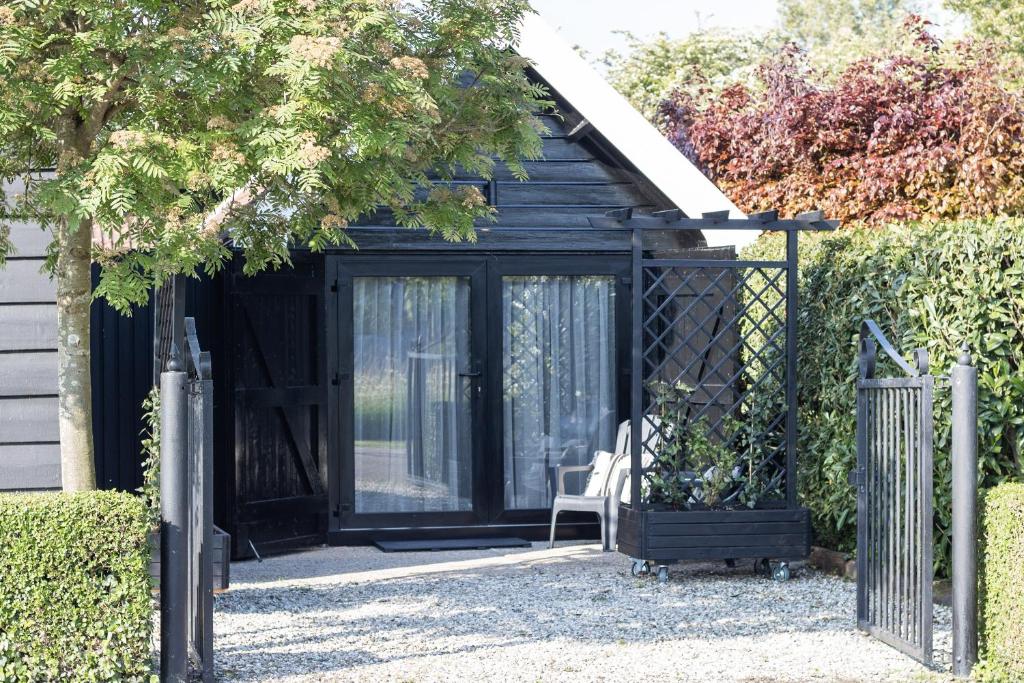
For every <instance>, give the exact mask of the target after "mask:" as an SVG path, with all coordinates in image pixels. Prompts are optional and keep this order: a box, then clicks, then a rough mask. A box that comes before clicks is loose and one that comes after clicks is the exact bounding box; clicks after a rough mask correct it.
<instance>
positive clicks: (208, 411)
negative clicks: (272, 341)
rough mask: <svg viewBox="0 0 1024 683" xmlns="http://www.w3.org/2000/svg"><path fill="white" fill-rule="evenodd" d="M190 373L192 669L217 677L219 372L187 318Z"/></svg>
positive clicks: (205, 677) (206, 678)
mask: <svg viewBox="0 0 1024 683" xmlns="http://www.w3.org/2000/svg"><path fill="white" fill-rule="evenodd" d="M185 345H186V347H187V352H186V354H185V358H186V363H185V370H186V373H187V375H188V384H187V393H188V456H187V457H188V483H189V490H188V512H189V527H190V528H189V533H188V558H189V567H188V623H189V648H188V650H189V651H188V658H189V662H190V668H191V669H192V671H193V672H194V673H195V674H196V675H197V677H198V678H199V679H201V680H202V681H212V680H213V556H214V547H213V372H212V370H211V363H210V352H209V351H202V350H201V349H200V347H199V338H198V336H197V335H196V323H195V319H194V318H185Z"/></svg>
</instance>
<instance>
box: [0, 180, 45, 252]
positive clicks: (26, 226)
mask: <svg viewBox="0 0 1024 683" xmlns="http://www.w3.org/2000/svg"><path fill="white" fill-rule="evenodd" d="M43 175H44V176H49V175H50V174H49V173H46V174H43ZM24 191H25V183H24V182H23V181H22V180H21V179H20V178H16V179H15V180H14V182H11V183H4V185H3V195H4V200H5V201H6V202H7V205H8V206H10V207H13V206H14V205H15V200H16V195H19V194H21V193H23V192H24ZM8 227H10V229H11V238H12V240H11V241H12V242H13V243H14V250H15V251H14V254H13V255H14V256H18V257H24V256H43V255H45V254H46V245H48V244H49V243H50V232H49V231H48V230H41V229H40V228H39V226H37V225H35V224H34V223H25V222H15V223H11V224H10V225H9V226H8Z"/></svg>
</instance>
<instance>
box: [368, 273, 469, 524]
mask: <svg viewBox="0 0 1024 683" xmlns="http://www.w3.org/2000/svg"><path fill="white" fill-rule="evenodd" d="M352 288H353V289H352V292H353V297H352V327H353V329H352V338H353V373H352V377H353V407H354V421H353V437H354V441H355V447H354V461H353V464H354V470H355V472H354V475H355V500H354V503H355V510H354V511H355V513H356V514H375V513H416V512H454V511H470V510H472V509H473V446H472V444H473V441H472V439H473V435H472V413H473V411H472V409H471V405H470V403H471V396H472V393H471V392H472V390H473V387H472V379H471V375H472V374H474V373H470V372H468V371H467V370H468V365H469V361H470V308H469V302H470V282H469V278H468V277H354V278H353V279H352Z"/></svg>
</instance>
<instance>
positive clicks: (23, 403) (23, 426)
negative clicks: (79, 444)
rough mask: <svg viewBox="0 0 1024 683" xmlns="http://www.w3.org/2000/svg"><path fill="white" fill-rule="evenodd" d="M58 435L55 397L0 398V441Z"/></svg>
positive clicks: (55, 436) (46, 438) (38, 440)
mask: <svg viewBox="0 0 1024 683" xmlns="http://www.w3.org/2000/svg"><path fill="white" fill-rule="evenodd" d="M58 439H59V433H58V429H57V399H56V398H52V397H44V398H0V444H11V443H25V442H29V441H31V442H34V443H37V442H40V441H54V442H56V441H57V440H58ZM2 468H3V464H2V463H0V469H2ZM0 476H2V475H0Z"/></svg>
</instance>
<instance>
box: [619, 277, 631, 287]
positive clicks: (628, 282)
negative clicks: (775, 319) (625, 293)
mask: <svg viewBox="0 0 1024 683" xmlns="http://www.w3.org/2000/svg"><path fill="white" fill-rule="evenodd" d="M619 282H621V283H622V284H624V285H626V286H627V287H628V286H629V285H631V284H633V278H632V277H630V276H629V275H623V276H622V277H620V278H619Z"/></svg>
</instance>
